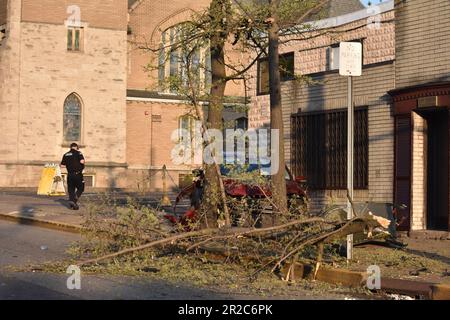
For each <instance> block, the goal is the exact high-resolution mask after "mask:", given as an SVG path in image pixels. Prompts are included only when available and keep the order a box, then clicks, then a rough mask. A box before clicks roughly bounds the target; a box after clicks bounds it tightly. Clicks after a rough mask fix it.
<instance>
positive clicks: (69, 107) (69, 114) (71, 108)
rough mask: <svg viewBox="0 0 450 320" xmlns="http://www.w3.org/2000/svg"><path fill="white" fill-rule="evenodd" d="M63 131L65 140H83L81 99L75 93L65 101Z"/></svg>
mask: <svg viewBox="0 0 450 320" xmlns="http://www.w3.org/2000/svg"><path fill="white" fill-rule="evenodd" d="M63 133H64V141H65V142H80V141H81V99H80V98H79V97H78V95H76V94H75V93H71V94H70V95H69V96H68V97H67V98H66V101H64V119H63Z"/></svg>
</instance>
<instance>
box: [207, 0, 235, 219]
mask: <svg viewBox="0 0 450 320" xmlns="http://www.w3.org/2000/svg"><path fill="white" fill-rule="evenodd" d="M226 2H227V0H213V1H212V3H211V6H210V12H211V17H212V18H213V19H214V20H216V21H214V22H213V25H219V24H220V23H222V21H223V19H222V18H223V17H225V16H226V5H227V4H226ZM221 30H223V28H221ZM226 39H227V35H226V34H224V32H222V31H221V32H216V33H214V34H213V35H212V37H211V39H210V50H211V73H212V86H211V92H210V99H209V107H208V128H211V129H218V130H221V131H222V130H223V123H222V117H223V100H224V96H225V87H226V76H227V74H226V68H225V40H226ZM205 191H206V192H205V194H206V195H207V197H205V199H206V201H207V203H205V205H206V210H207V215H208V216H209V218H212V219H215V220H217V214H216V213H217V212H218V207H219V204H220V203H222V204H223V212H224V216H225V217H224V218H225V224H226V225H230V217H229V213H228V210H227V206H226V203H225V199H226V195H225V190H224V186H223V182H222V180H221V179H220V169H219V167H218V164H214V165H208V166H207V168H206V186H205Z"/></svg>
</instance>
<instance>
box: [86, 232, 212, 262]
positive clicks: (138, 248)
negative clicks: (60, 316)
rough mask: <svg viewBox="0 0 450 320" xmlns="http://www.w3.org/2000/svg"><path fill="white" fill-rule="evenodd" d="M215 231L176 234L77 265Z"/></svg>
mask: <svg viewBox="0 0 450 320" xmlns="http://www.w3.org/2000/svg"><path fill="white" fill-rule="evenodd" d="M215 231H217V229H204V230H199V231H192V232H187V233H182V234H178V235H176V236H172V237H169V238H164V239H159V240H156V241H152V242H150V243H146V244H143V245H141V246H138V247H134V248H128V249H124V250H121V251H118V252H115V253H111V254H108V255H105V256H102V257H99V258H95V259H90V260H86V261H82V262H80V263H79V264H78V266H80V267H81V266H85V265H88V264H93V263H98V262H100V261H103V260H107V259H111V258H115V257H118V256H122V255H125V254H128V253H132V252H136V251H140V250H144V249H148V248H151V247H155V246H158V245H163V244H166V243H174V242H177V241H179V240H183V239H187V238H192V237H197V236H202V235H208V234H211V233H213V232H215Z"/></svg>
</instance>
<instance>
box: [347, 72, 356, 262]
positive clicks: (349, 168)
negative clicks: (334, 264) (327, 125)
mask: <svg viewBox="0 0 450 320" xmlns="http://www.w3.org/2000/svg"><path fill="white" fill-rule="evenodd" d="M354 109H355V107H354V104H353V77H352V76H349V77H348V123H347V128H348V130H347V191H348V195H349V197H350V199H351V200H352V201H353V172H354V170H353V164H354V162H353V158H354V156H353V149H354V142H353V141H354V140H353V137H354V134H353V132H354V114H355V110H354ZM347 218H348V219H349V220H350V219H352V218H353V210H352V205H351V203H350V201H349V200H348V199H347ZM352 259H353V235H352V234H351V235H349V236H347V260H352Z"/></svg>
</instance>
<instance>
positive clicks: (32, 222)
mask: <svg viewBox="0 0 450 320" xmlns="http://www.w3.org/2000/svg"><path fill="white" fill-rule="evenodd" d="M0 220H5V221H10V222H15V223H18V224H24V225H29V226H36V227H42V228H47V229H52V230H58V231H64V232H70V233H81V231H82V230H83V227H82V226H80V225H76V224H70V223H65V222H56V221H50V220H43V219H37V218H32V217H26V216H18V215H12V214H11V213H9V214H8V213H0Z"/></svg>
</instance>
